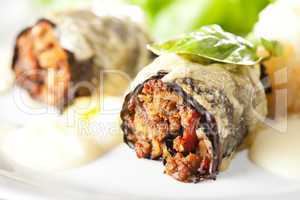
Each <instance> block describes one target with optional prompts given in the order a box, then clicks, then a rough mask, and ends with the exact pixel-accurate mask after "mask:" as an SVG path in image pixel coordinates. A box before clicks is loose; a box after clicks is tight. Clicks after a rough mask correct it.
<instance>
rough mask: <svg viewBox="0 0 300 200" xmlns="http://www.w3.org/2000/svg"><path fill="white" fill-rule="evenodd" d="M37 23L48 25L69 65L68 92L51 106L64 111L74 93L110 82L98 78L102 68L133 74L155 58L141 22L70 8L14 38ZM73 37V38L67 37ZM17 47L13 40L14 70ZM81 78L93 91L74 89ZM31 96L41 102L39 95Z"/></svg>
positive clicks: (42, 20)
mask: <svg viewBox="0 0 300 200" xmlns="http://www.w3.org/2000/svg"><path fill="white" fill-rule="evenodd" d="M40 22H46V23H48V24H50V25H51V27H52V28H53V30H54V31H55V35H56V37H57V40H58V41H59V43H60V46H61V47H62V48H63V50H64V51H65V53H66V54H67V58H68V63H69V66H70V70H69V71H70V77H71V80H70V85H71V86H70V87H69V88H68V90H69V91H68V92H66V94H65V95H64V98H63V99H61V101H59V102H58V104H57V105H52V106H54V107H57V108H58V109H59V110H64V109H65V108H66V107H67V106H68V105H69V104H70V103H72V101H73V100H74V99H75V98H76V97H77V96H89V95H93V94H95V92H97V91H98V90H99V84H100V82H105V85H109V83H107V82H106V78H104V80H103V81H100V77H101V73H102V71H105V70H118V71H121V72H124V73H126V74H128V75H129V77H134V76H135V75H136V73H137V72H138V70H139V69H140V68H141V67H143V66H145V65H146V64H148V63H149V62H150V61H151V60H153V58H154V56H153V54H152V53H151V52H150V51H148V50H147V49H146V44H148V43H151V41H152V40H151V38H150V37H149V36H148V34H147V32H146V31H145V30H143V28H142V27H140V25H138V24H136V23H135V22H132V21H130V20H128V19H119V18H117V17H113V16H102V17H99V16H96V15H95V14H93V13H92V12H91V11H89V10H72V11H65V12H58V13H54V14H52V15H49V16H46V17H44V18H42V19H40V20H38V21H37V22H36V23H35V24H34V25H33V26H30V27H27V28H25V29H24V30H23V31H21V32H20V33H19V34H18V35H17V37H16V41H17V40H18V39H19V38H20V37H21V36H22V35H24V34H25V33H27V32H28V31H30V30H31V29H32V28H33V27H34V26H35V25H36V24H38V23H40ZM72 37H73V38H75V40H74V39H69V38H72ZM18 48H20V47H18V46H17V42H16V44H15V47H14V52H13V58H12V69H13V70H15V67H16V63H17V60H18V59H19V55H18V51H19V49H18ZM41 71H43V69H42V70H41ZM29 81H30V80H29ZM83 81H84V82H88V83H89V84H91V85H92V86H93V87H92V88H94V89H93V91H90V88H89V89H87V88H79V89H78V88H76V92H73V91H72V90H73V89H74V87H73V86H74V85H76V84H77V83H80V82H83ZM17 84H18V85H19V86H20V87H23V88H24V89H25V90H27V89H26V87H30V86H25V85H22V83H18V82H17ZM32 84H42V83H41V82H39V83H36V82H32ZM28 92H29V91H28ZM31 96H32V98H33V99H36V100H38V101H40V100H39V98H37V97H35V96H33V95H31ZM43 103H46V104H47V102H43Z"/></svg>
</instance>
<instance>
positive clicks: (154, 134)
mask: <svg viewBox="0 0 300 200" xmlns="http://www.w3.org/2000/svg"><path fill="white" fill-rule="evenodd" d="M208 48H209V47H208ZM266 112H267V109H266V97H265V92H264V88H263V86H262V84H261V82H260V71H259V67H257V66H246V65H245V66H238V65H234V64H228V63H218V62H215V63H206V62H205V64H204V63H200V62H195V61H192V60H189V59H187V57H186V56H184V57H183V56H180V55H177V54H175V53H171V54H170V53H164V54H162V55H160V56H159V57H158V58H156V59H155V60H154V61H153V62H152V63H151V64H150V65H148V66H147V67H145V68H144V69H143V70H142V71H141V72H140V73H139V74H138V75H137V77H136V78H135V80H134V81H133V83H132V85H131V87H130V89H129V92H128V94H127V95H126V97H125V100H124V103H123V108H122V112H121V119H122V125H121V128H122V130H123V132H124V141H125V142H126V143H127V144H128V145H129V146H130V147H132V148H134V149H135V151H136V154H137V156H138V157H139V158H148V159H158V160H163V162H164V165H165V173H166V174H168V175H170V176H172V177H174V178H175V179H177V180H179V181H183V182H198V181H201V180H206V179H215V178H216V176H217V174H218V172H219V170H220V169H221V166H222V165H223V164H224V163H227V162H228V161H230V158H231V157H232V155H233V154H234V153H235V152H236V150H237V148H238V146H239V145H240V144H242V143H243V141H244V139H245V137H246V136H247V135H248V134H249V132H251V131H252V130H254V129H255V127H256V125H257V124H258V123H259V120H260V119H264V117H265V115H266Z"/></svg>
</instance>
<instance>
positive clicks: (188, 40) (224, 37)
mask: <svg viewBox="0 0 300 200" xmlns="http://www.w3.org/2000/svg"><path fill="white" fill-rule="evenodd" d="M148 48H149V49H150V50H151V51H152V52H153V53H155V54H157V55H161V54H164V53H176V54H179V55H184V56H185V57H188V56H191V57H193V58H197V57H198V58H199V59H200V60H203V59H207V60H209V61H213V62H220V63H229V64H236V65H254V64H256V63H257V62H259V61H260V58H258V57H257V55H256V49H255V47H254V45H252V44H251V43H250V42H248V41H247V40H245V39H243V38H242V37H239V36H235V35H233V34H231V33H228V32H225V31H223V29H222V28H221V27H220V26H218V25H210V26H204V27H202V28H201V29H200V30H199V31H197V32H192V33H189V34H185V35H183V36H181V37H179V38H176V39H173V40H169V41H167V42H164V43H160V44H153V45H149V46H148Z"/></svg>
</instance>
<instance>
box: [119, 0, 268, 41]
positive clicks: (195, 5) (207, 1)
mask: <svg viewBox="0 0 300 200" xmlns="http://www.w3.org/2000/svg"><path fill="white" fill-rule="evenodd" d="M125 1H127V2H128V3H132V4H135V5H138V6H140V7H141V8H142V9H143V10H144V11H145V12H146V14H147V18H148V22H149V24H150V26H151V29H152V32H153V34H154V36H155V37H156V38H157V39H167V38H170V37H174V36H176V35H178V34H181V33H186V32H190V31H193V30H196V29H198V28H199V27H201V26H203V25H208V24H219V25H220V26H221V27H222V28H224V29H225V30H226V31H229V32H232V33H235V34H238V35H246V34H248V33H249V32H250V31H251V30H252V27H253V25H254V24H255V22H256V21H257V20H258V14H259V13H260V11H261V10H262V9H263V8H265V7H266V6H267V5H268V4H269V3H271V2H272V0H125ZM273 1H274V0H273Z"/></svg>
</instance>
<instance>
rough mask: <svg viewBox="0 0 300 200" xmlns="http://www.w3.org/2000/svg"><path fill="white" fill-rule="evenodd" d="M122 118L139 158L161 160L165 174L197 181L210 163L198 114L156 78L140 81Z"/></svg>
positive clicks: (129, 140)
mask: <svg viewBox="0 0 300 200" xmlns="http://www.w3.org/2000/svg"><path fill="white" fill-rule="evenodd" d="M127 109H128V110H127V111H128V112H126V114H125V115H124V116H123V120H125V123H126V124H127V126H128V128H129V129H130V130H131V133H130V134H128V135H127V136H126V137H127V138H126V139H127V140H128V142H130V143H133V144H134V148H135V151H136V154H137V156H138V157H139V158H151V159H160V158H162V159H164V163H165V173H166V174H169V175H171V176H173V177H174V178H176V179H178V180H180V181H184V182H190V181H197V178H198V177H199V175H203V174H207V172H208V170H209V168H210V166H211V158H212V151H211V144H210V142H209V140H208V139H207V137H206V136H205V134H203V132H202V131H198V129H199V127H201V124H200V119H201V114H199V113H198V112H197V111H196V110H195V109H194V108H193V107H192V106H190V105H187V104H185V103H184V99H183V97H181V96H180V95H178V94H177V93H176V92H174V91H172V89H171V88H170V87H168V85H167V84H165V83H163V82H162V81H161V80H160V79H151V80H149V81H147V82H145V83H144V85H143V86H142V89H141V90H140V91H139V92H138V94H137V95H132V96H131V98H130V99H129V101H128V105H127Z"/></svg>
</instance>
